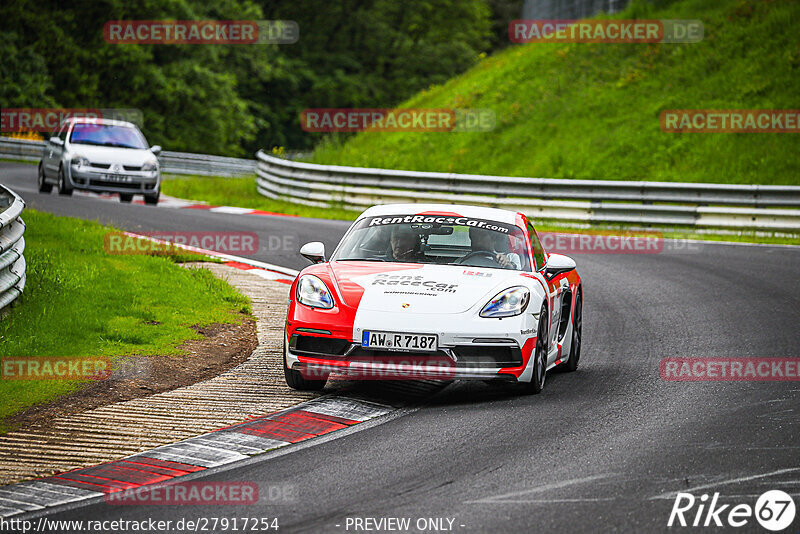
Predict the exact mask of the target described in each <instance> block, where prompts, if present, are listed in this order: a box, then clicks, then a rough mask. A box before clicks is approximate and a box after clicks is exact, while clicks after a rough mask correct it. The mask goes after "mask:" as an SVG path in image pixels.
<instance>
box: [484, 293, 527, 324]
mask: <svg viewBox="0 0 800 534" xmlns="http://www.w3.org/2000/svg"><path fill="white" fill-rule="evenodd" d="M530 299H531V293H530V291H528V289H527V288H525V287H522V286H517V287H512V288H509V289H505V290H503V291H501V292H500V293H498V294H497V295H495V296H494V298H493V299H492V300H490V301H489V302H488V303H486V306H484V307H483V309H482V310H481V317H513V316H515V315H519V314H521V313H522V312H524V311H525V308H527V307H528V301H529V300H530Z"/></svg>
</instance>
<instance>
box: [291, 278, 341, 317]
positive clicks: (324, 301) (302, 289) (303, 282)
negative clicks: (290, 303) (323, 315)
mask: <svg viewBox="0 0 800 534" xmlns="http://www.w3.org/2000/svg"><path fill="white" fill-rule="evenodd" d="M297 301H298V302H300V303H301V304H305V305H306V306H311V307H312V308H323V309H326V310H329V309H331V308H333V297H332V296H331V292H330V290H328V286H326V285H325V282H323V281H322V280H320V279H319V278H317V277H316V276H314V275H310V274H307V275H305V276H303V277H302V278H300V281H299V282H298V283H297Z"/></svg>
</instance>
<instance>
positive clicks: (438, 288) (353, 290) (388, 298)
mask: <svg viewBox="0 0 800 534" xmlns="http://www.w3.org/2000/svg"><path fill="white" fill-rule="evenodd" d="M328 268H329V272H330V274H331V276H332V278H333V279H334V281H335V283H336V287H337V288H338V289H339V294H340V295H341V297H342V300H343V301H344V304H346V305H347V306H351V307H355V308H358V309H359V311H362V310H363V311H369V310H374V311H387V310H394V309H397V310H400V309H403V310H404V311H405V313H463V312H465V311H467V310H469V309H470V308H472V307H473V306H475V305H476V304H481V305H483V304H485V303H486V302H488V300H489V299H490V298H491V297H493V296H494V295H495V294H497V293H498V292H500V291H502V290H503V289H506V288H507V287H511V286H514V285H518V284H521V283H522V281H521V278H520V272H519V271H511V270H505V269H487V268H476V267H464V266H458V265H427V264H425V265H423V264H409V263H378V262H359V263H356V262H336V261H334V262H331V263H330V264H329V267H328Z"/></svg>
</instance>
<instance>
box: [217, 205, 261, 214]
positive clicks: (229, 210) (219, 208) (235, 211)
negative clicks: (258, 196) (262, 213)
mask: <svg viewBox="0 0 800 534" xmlns="http://www.w3.org/2000/svg"><path fill="white" fill-rule="evenodd" d="M208 211H213V212H214V213H229V214H231V215H247V214H248V213H253V211H255V210H254V209H253V208H237V207H235V206H217V207H216V208H211V209H209V210H208Z"/></svg>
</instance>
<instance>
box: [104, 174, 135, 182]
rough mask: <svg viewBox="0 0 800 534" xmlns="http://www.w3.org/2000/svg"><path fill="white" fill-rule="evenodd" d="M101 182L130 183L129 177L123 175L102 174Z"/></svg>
mask: <svg viewBox="0 0 800 534" xmlns="http://www.w3.org/2000/svg"><path fill="white" fill-rule="evenodd" d="M103 180H106V181H108V182H130V181H131V177H130V176H125V175H123V174H104V175H103Z"/></svg>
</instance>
